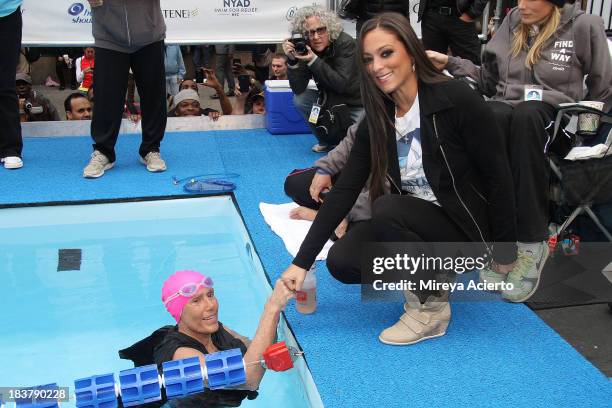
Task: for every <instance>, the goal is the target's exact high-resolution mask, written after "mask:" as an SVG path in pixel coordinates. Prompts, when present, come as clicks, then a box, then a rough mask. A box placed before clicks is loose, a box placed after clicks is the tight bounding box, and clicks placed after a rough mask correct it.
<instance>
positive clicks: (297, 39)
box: [289, 33, 308, 55]
mask: <svg viewBox="0 0 612 408" xmlns="http://www.w3.org/2000/svg"><path fill="white" fill-rule="evenodd" d="M289 41H290V42H291V43H292V44H293V47H294V48H295V53H296V54H297V55H306V54H308V48H306V40H305V39H304V37H303V36H302V34H300V33H292V34H291V38H290V39H289Z"/></svg>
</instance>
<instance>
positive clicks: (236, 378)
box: [206, 348, 246, 390]
mask: <svg viewBox="0 0 612 408" xmlns="http://www.w3.org/2000/svg"><path fill="white" fill-rule="evenodd" d="M206 370H207V374H208V387H209V388H210V389H211V390H215V389H218V388H226V387H231V386H234V385H240V384H244V383H245V382H246V372H245V370H244V362H243V361H242V353H241V352H240V349H237V348H236V349H231V350H225V351H219V352H217V353H212V354H207V355H206Z"/></svg>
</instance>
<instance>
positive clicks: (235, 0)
mask: <svg viewBox="0 0 612 408" xmlns="http://www.w3.org/2000/svg"><path fill="white" fill-rule="evenodd" d="M256 12H257V7H253V1H252V0H223V7H219V8H215V14H218V15H221V16H232V17H238V16H241V15H245V14H246V15H249V14H255V13H256Z"/></svg>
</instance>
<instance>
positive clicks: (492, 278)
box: [478, 265, 508, 292]
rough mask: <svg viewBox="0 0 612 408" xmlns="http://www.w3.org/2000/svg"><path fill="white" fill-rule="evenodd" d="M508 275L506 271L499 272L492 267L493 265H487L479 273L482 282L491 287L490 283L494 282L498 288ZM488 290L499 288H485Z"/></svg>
mask: <svg viewBox="0 0 612 408" xmlns="http://www.w3.org/2000/svg"><path fill="white" fill-rule="evenodd" d="M507 277H508V275H507V274H505V273H497V272H495V271H494V270H492V269H491V265H487V266H486V267H485V268H484V269H481V270H480V273H479V274H478V280H479V281H480V283H484V284H485V287H489V285H491V284H494V285H495V287H496V288H499V287H500V286H499V285H500V284H501V283H502V282H504V281H505V280H506V278H507ZM485 290H486V291H487V292H498V290H489V289H485Z"/></svg>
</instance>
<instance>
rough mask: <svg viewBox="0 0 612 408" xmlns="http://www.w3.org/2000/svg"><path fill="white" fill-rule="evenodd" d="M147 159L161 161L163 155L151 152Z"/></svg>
mask: <svg viewBox="0 0 612 408" xmlns="http://www.w3.org/2000/svg"><path fill="white" fill-rule="evenodd" d="M147 157H148V158H149V160H151V159H158V160H159V159H161V154H160V153H159V152H150V153H149V154H147Z"/></svg>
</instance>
